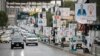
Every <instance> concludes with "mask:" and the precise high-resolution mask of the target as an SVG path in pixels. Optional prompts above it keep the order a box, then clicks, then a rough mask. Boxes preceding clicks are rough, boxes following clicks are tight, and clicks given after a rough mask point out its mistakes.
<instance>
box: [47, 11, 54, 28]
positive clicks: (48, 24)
mask: <svg viewBox="0 0 100 56" xmlns="http://www.w3.org/2000/svg"><path fill="white" fill-rule="evenodd" d="M52 16H53V14H51V12H50V11H48V12H46V18H47V26H48V27H52V21H53V20H52Z"/></svg>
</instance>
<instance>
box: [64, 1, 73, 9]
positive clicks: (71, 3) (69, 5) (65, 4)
mask: <svg viewBox="0 0 100 56" xmlns="http://www.w3.org/2000/svg"><path fill="white" fill-rule="evenodd" d="M63 7H69V8H70V9H71V10H74V9H75V2H73V1H64V2H63Z"/></svg>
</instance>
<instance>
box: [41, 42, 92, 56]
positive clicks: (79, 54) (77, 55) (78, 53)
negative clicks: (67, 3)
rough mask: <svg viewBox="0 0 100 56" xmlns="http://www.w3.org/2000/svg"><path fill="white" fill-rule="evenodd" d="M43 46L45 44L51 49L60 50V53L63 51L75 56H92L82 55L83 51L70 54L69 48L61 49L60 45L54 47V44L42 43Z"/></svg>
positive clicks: (89, 55)
mask: <svg viewBox="0 0 100 56" xmlns="http://www.w3.org/2000/svg"><path fill="white" fill-rule="evenodd" d="M42 43H43V44H46V45H48V46H51V47H54V48H57V49H60V50H62V51H65V52H67V53H70V54H74V55H76V56H93V55H91V54H87V53H83V50H77V51H76V52H72V51H71V50H70V49H69V47H64V48H62V47H61V46H60V45H54V44H49V43H46V42H42Z"/></svg>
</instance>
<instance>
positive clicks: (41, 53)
mask: <svg viewBox="0 0 100 56" xmlns="http://www.w3.org/2000/svg"><path fill="white" fill-rule="evenodd" d="M0 56H75V55H72V54H69V53H67V52H64V51H62V50H59V49H56V48H53V47H50V46H47V45H45V44H42V43H39V46H34V45H33V46H26V45H25V48H24V49H20V48H15V49H12V50H11V49H10V43H0Z"/></svg>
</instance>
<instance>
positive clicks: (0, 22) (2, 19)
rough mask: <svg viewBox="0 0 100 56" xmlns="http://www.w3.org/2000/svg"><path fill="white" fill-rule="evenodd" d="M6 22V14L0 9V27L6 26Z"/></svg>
mask: <svg viewBox="0 0 100 56" xmlns="http://www.w3.org/2000/svg"><path fill="white" fill-rule="evenodd" d="M7 23H8V16H7V14H6V13H5V12H4V11H0V27H2V29H3V27H4V26H7Z"/></svg>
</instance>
